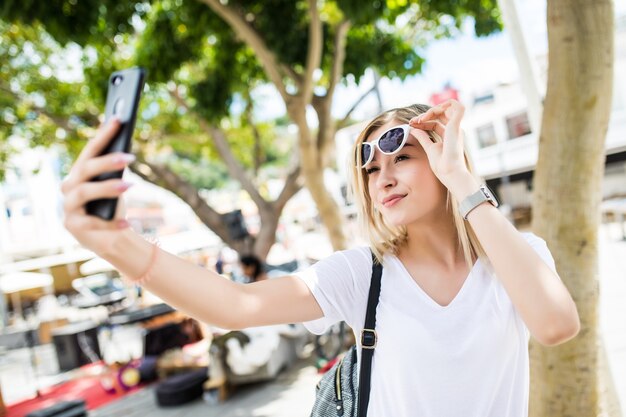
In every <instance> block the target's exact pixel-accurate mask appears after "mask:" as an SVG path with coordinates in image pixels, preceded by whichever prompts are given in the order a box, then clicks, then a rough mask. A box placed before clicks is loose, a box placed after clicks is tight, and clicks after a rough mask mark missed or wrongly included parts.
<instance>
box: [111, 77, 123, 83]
mask: <svg viewBox="0 0 626 417" xmlns="http://www.w3.org/2000/svg"><path fill="white" fill-rule="evenodd" d="M111 83H112V84H113V85H120V84H121V83H122V76H121V75H116V76H115V77H113V79H112V80H111Z"/></svg>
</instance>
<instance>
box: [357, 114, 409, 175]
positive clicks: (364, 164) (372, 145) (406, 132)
mask: <svg viewBox="0 0 626 417" xmlns="http://www.w3.org/2000/svg"><path fill="white" fill-rule="evenodd" d="M398 128H401V129H402V131H403V132H404V136H403V137H402V143H401V144H400V146H398V149H396V150H395V151H393V152H384V151H383V150H382V149H380V145H379V144H378V142H380V139H381V138H382V137H383V136H385V135H386V134H387V133H388V132H389V131H390V130H393V129H398ZM410 129H411V127H410V126H409V125H408V124H406V123H405V124H402V125H398V126H393V127H390V128H389V129H387V130H385V131H384V132H383V133H381V134H380V136H378V137H377V138H376V139H374V140H373V141H371V142H363V143H361V146H364V145H368V146H369V147H370V148H372V152H371V153H370V156H369V158H368V159H367V161H366V162H363V161H361V166H360V167H359V166H358V165H357V168H360V169H365V168H366V167H367V166H368V165H369V163H370V162H372V160H373V159H374V152H375V151H376V148H378V150H379V151H380V153H382V154H384V155H393V154H396V153H398V152H400V151H401V150H402V148H404V145H406V142H407V140H409V136H410V132H409V130H410ZM361 149H362V148H361V147H359V152H361V155H363V153H362V150H361Z"/></svg>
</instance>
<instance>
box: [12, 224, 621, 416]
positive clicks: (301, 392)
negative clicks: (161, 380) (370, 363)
mask: <svg viewBox="0 0 626 417" xmlns="http://www.w3.org/2000/svg"><path fill="white" fill-rule="evenodd" d="M600 287H601V299H600V327H601V331H602V334H603V338H604V342H605V347H606V351H607V356H608V361H609V365H610V369H611V373H612V375H613V380H614V382H615V389H616V391H617V394H618V397H619V399H620V402H621V405H622V409H623V410H624V411H625V412H626V241H625V240H622V238H621V232H620V229H619V228H618V227H617V225H609V226H606V225H605V226H603V227H602V229H601V233H600ZM44 353H45V352H44ZM13 355H14V356H13V358H12V360H10V361H8V362H9V363H7V361H6V360H5V365H4V367H3V366H0V380H1V381H2V387H3V392H4V390H5V389H7V385H5V381H11V382H12V384H11V385H12V386H13V387H15V389H17V387H16V384H15V383H16V382H18V381H20V385H21V387H22V388H21V389H22V390H23V389H25V388H24V387H26V386H27V385H28V380H32V375H31V376H29V372H30V373H31V374H32V371H30V370H29V365H28V364H29V362H28V356H27V354H26V353H19V352H16V353H13ZM50 355H51V354H50V352H48V353H47V354H45V356H48V357H49V356H50ZM20 358H21V359H20ZM5 359H6V357H5ZM0 362H2V361H0ZM20 362H21V363H20ZM43 362H46V361H45V360H44V361H43ZM0 365H2V364H1V363H0ZM48 378H50V377H48ZM318 379H319V376H318V375H317V373H316V370H315V368H314V367H313V366H312V364H311V360H303V361H300V362H298V363H297V364H296V366H293V367H292V368H291V369H289V370H288V371H286V372H285V373H283V374H281V376H280V377H279V378H278V379H276V380H275V381H273V382H271V383H265V384H258V385H251V386H248V387H247V388H241V389H239V390H238V391H237V392H236V393H235V394H234V395H233V396H232V397H231V398H230V399H229V400H228V401H226V402H225V403H224V404H220V405H210V404H207V403H205V402H204V401H202V400H198V401H195V402H193V403H191V404H188V405H185V406H183V407H176V408H167V409H161V408H158V407H157V406H156V402H155V400H154V393H153V391H152V388H147V389H145V390H143V391H140V392H138V393H136V394H133V395H130V396H128V397H125V398H123V399H122V400H120V401H117V402H115V403H112V404H109V405H108V406H106V407H103V408H101V409H99V410H97V411H95V412H92V413H90V416H91V417H104V416H107V417H108V416H124V417H136V416H137V417H138V416H143V415H149V416H155V417H196V416H198V417H200V416H202V417H214V416H220V417H239V416H253V417H266V416H272V417H283V416H285V417H286V416H289V417H300V416H302V417H304V416H308V415H309V413H310V409H311V406H312V404H313V399H314V389H315V384H316V383H317V381H318ZM6 394H7V393H6V392H5V400H6V399H7V395H6ZM12 394H15V393H14V392H12ZM9 402H10V401H9Z"/></svg>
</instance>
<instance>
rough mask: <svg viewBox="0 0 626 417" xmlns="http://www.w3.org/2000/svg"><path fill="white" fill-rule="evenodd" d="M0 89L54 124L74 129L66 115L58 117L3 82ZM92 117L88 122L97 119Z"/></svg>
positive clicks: (68, 129)
mask: <svg viewBox="0 0 626 417" xmlns="http://www.w3.org/2000/svg"><path fill="white" fill-rule="evenodd" d="M0 90H1V91H3V92H5V93H7V94H9V95H10V96H11V97H13V98H14V99H15V100H16V101H21V102H24V103H26V104H28V106H30V107H31V108H32V109H33V110H34V111H35V112H37V113H39V114H42V115H44V116H46V117H47V118H48V119H50V120H52V122H53V123H54V124H56V125H57V126H58V127H60V128H62V129H65V130H67V131H70V132H73V131H76V126H72V125H70V123H69V120H68V119H67V118H66V117H59V116H57V115H56V114H53V113H51V112H50V111H48V110H47V109H46V108H45V107H40V106H37V105H36V104H35V103H33V102H32V101H31V100H29V99H28V98H25V97H23V96H22V95H20V94H18V93H16V92H15V91H13V90H11V88H10V87H7V86H6V85H4V84H0ZM93 119H94V120H88V122H94V121H97V117H95V116H94V118H93Z"/></svg>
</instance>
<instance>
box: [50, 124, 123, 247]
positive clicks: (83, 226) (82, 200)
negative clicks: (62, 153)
mask: <svg viewBox="0 0 626 417" xmlns="http://www.w3.org/2000/svg"><path fill="white" fill-rule="evenodd" d="M120 127H121V124H120V122H119V120H117V119H116V118H111V119H110V120H109V121H108V122H107V123H106V124H104V125H102V126H100V128H99V129H98V132H97V133H96V136H95V137H94V138H93V139H92V140H90V141H89V142H88V143H87V145H85V147H84V148H83V150H82V152H81V153H80V155H79V156H78V158H77V159H76V162H75V163H74V165H73V166H72V169H71V170H70V173H69V175H68V176H67V177H66V178H65V180H64V181H63V184H62V185H61V191H62V192H63V196H64V203H63V211H64V214H65V221H64V225H65V227H66V228H67V230H68V231H69V232H70V233H71V234H72V235H74V237H75V238H76V239H77V240H78V241H79V242H80V243H81V244H82V245H83V246H84V247H85V248H87V249H90V250H92V251H94V252H96V253H98V254H106V253H110V252H111V251H112V250H113V245H114V243H115V240H116V238H117V237H119V235H120V234H121V233H122V232H123V231H124V230H125V229H127V228H128V226H129V225H128V222H127V221H126V220H125V219H124V215H125V213H124V208H123V204H118V206H117V210H116V212H115V216H114V218H113V220H112V221H107V220H103V219H101V218H99V217H97V216H91V215H88V214H87V212H86V210H85V204H86V203H87V202H88V201H92V200H96V199H101V198H116V197H119V196H121V195H122V194H123V193H124V192H125V191H126V190H128V188H129V187H130V186H131V184H129V183H127V182H125V181H124V180H123V179H121V178H113V179H108V180H104V181H90V180H91V179H92V178H94V177H95V176H97V175H100V174H104V173H107V172H112V171H120V170H123V169H124V168H126V167H127V166H128V165H129V164H130V163H131V162H132V161H133V160H134V159H135V157H134V155H132V154H128V153H123V152H114V153H108V154H105V155H101V156H100V154H101V153H102V151H103V150H104V149H105V148H106V146H107V145H108V144H109V143H110V142H111V139H112V138H113V137H114V136H115V135H116V133H117V132H118V130H119V129H120ZM120 202H121V199H120Z"/></svg>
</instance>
